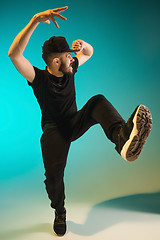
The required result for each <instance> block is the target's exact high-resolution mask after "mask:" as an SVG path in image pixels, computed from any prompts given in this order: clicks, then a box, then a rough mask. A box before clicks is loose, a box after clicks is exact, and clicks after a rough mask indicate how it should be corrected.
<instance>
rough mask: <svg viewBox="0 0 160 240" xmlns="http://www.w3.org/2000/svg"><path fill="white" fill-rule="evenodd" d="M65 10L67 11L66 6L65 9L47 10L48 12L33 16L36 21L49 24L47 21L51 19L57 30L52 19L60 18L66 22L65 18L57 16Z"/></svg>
mask: <svg viewBox="0 0 160 240" xmlns="http://www.w3.org/2000/svg"><path fill="white" fill-rule="evenodd" d="M67 9H68V7H67V6H66V7H61V8H55V9H49V10H46V11H44V12H40V13H37V14H36V15H35V16H36V21H38V22H44V23H47V24H50V21H49V19H51V20H52V22H53V23H54V24H55V25H56V27H57V28H59V25H58V23H57V22H56V20H55V19H54V17H58V18H61V19H63V20H67V18H65V17H63V16H62V15H60V14H59V13H60V12H63V11H65V10H67Z"/></svg>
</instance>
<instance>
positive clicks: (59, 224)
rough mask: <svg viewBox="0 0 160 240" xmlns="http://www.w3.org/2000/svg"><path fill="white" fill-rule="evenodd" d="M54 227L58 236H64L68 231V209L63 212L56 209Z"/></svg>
mask: <svg viewBox="0 0 160 240" xmlns="http://www.w3.org/2000/svg"><path fill="white" fill-rule="evenodd" d="M53 229H54V232H55V233H56V234H57V235H58V236H63V235H64V234H65V233H66V210H65V211H64V212H63V213H61V214H58V213H57V211H55V219H54V225H53Z"/></svg>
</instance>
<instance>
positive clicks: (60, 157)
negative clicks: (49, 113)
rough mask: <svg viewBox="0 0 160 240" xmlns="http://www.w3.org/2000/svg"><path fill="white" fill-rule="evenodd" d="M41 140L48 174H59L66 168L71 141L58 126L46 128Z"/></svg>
mask: <svg viewBox="0 0 160 240" xmlns="http://www.w3.org/2000/svg"><path fill="white" fill-rule="evenodd" d="M40 141H41V148H42V156H43V162H44V167H45V170H46V174H48V175H50V174H54V173H56V174H59V173H60V172H61V171H62V170H64V168H65V165H66V160H67V155H68V151H69V147H70V141H68V139H66V138H65V137H64V136H63V134H62V133H61V132H60V131H59V129H58V128H57V127H56V126H50V127H48V128H46V129H45V131H44V132H43V134H42V136H41V140H40Z"/></svg>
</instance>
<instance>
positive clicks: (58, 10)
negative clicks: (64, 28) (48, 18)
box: [52, 6, 68, 13]
mask: <svg viewBox="0 0 160 240" xmlns="http://www.w3.org/2000/svg"><path fill="white" fill-rule="evenodd" d="M67 9H68V6H65V7H61V8H55V9H52V11H53V12H58V13H59V12H63V11H65V10H67Z"/></svg>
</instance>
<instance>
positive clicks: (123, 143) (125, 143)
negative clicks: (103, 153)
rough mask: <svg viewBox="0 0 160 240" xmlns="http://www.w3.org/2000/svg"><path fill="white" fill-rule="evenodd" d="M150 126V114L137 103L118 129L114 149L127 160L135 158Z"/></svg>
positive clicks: (140, 149) (144, 107)
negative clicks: (125, 121)
mask: <svg viewBox="0 0 160 240" xmlns="http://www.w3.org/2000/svg"><path fill="white" fill-rule="evenodd" d="M151 128H152V115H151V113H150V111H149V109H148V108H147V107H146V106H144V105H139V106H138V107H137V108H136V109H135V111H134V112H133V113H132V115H131V117H130V118H129V119H128V121H127V123H126V124H125V125H124V126H123V127H122V128H121V129H120V131H119V134H118V141H117V144H116V147H115V149H116V150H117V152H118V153H119V154H120V155H121V156H122V157H123V158H124V159H125V160H127V161H134V160H136V159H137V158H138V157H139V155H140V153H141V151H142V148H143V146H144V144H145V142H146V139H147V137H148V135H149V133H150V131H151Z"/></svg>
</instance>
